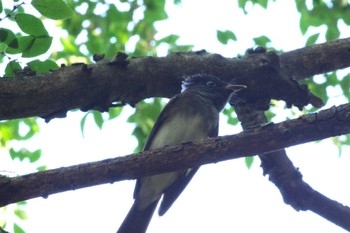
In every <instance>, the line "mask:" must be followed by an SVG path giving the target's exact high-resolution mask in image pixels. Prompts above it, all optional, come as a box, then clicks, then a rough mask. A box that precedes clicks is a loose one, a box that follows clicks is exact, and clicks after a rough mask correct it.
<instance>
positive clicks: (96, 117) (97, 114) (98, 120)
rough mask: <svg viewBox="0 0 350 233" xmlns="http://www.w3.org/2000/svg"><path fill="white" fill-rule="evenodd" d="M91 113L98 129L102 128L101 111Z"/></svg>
mask: <svg viewBox="0 0 350 233" xmlns="http://www.w3.org/2000/svg"><path fill="white" fill-rule="evenodd" d="M92 115H93V116H94V120H95V123H96V125H97V126H98V127H99V128H100V129H102V126H103V123H104V120H103V117H102V113H100V112H97V111H93V112H92Z"/></svg>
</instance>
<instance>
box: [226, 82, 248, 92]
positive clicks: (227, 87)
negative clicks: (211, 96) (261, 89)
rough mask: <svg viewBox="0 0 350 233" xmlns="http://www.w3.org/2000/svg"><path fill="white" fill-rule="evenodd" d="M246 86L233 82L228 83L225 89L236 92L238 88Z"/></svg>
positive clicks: (241, 88)
mask: <svg viewBox="0 0 350 233" xmlns="http://www.w3.org/2000/svg"><path fill="white" fill-rule="evenodd" d="M246 88H247V86H245V85H233V84H228V85H227V86H226V87H225V89H226V90H229V91H232V92H237V91H240V90H243V89H246Z"/></svg>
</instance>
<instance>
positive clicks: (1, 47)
mask: <svg viewBox="0 0 350 233" xmlns="http://www.w3.org/2000/svg"><path fill="white" fill-rule="evenodd" d="M7 47H8V46H7V44H5V43H0V53H4V52H5V50H6V49H7Z"/></svg>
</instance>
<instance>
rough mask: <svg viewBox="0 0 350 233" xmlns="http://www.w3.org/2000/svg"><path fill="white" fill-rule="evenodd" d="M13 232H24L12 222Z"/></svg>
mask: <svg viewBox="0 0 350 233" xmlns="http://www.w3.org/2000/svg"><path fill="white" fill-rule="evenodd" d="M13 232H14V233H25V231H24V230H23V229H22V228H21V227H20V226H18V225H17V224H16V223H14V224H13Z"/></svg>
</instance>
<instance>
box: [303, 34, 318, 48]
mask: <svg viewBox="0 0 350 233" xmlns="http://www.w3.org/2000/svg"><path fill="white" fill-rule="evenodd" d="M319 36H320V33H316V34H313V35H311V36H309V38H308V39H307V41H306V45H313V44H315V43H316V41H317V39H318V37H319Z"/></svg>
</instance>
